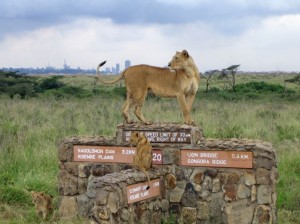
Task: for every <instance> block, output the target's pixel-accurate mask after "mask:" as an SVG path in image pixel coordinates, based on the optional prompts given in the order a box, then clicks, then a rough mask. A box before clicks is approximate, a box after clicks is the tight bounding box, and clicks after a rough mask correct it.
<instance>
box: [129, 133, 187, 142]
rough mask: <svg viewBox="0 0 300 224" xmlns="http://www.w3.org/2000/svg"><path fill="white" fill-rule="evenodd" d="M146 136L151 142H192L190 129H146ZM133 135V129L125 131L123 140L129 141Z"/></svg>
mask: <svg viewBox="0 0 300 224" xmlns="http://www.w3.org/2000/svg"><path fill="white" fill-rule="evenodd" d="M139 132H143V133H144V134H145V136H146V138H147V139H148V140H149V142H151V143H185V144H187V143H191V132H190V131H144V130H140V131H139ZM130 137H131V131H124V132H123V140H124V141H125V142H129V141H130Z"/></svg>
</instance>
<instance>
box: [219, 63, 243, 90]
mask: <svg viewBox="0 0 300 224" xmlns="http://www.w3.org/2000/svg"><path fill="white" fill-rule="evenodd" d="M238 67H240V65H231V66H229V67H228V68H224V69H222V71H221V73H220V75H219V79H226V80H227V81H228V83H229V85H230V87H231V89H232V91H234V92H235V85H236V82H235V76H236V73H237V70H238Z"/></svg>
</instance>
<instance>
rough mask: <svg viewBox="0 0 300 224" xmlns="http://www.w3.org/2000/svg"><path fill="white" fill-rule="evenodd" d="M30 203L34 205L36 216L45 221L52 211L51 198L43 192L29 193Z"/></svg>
mask: <svg viewBox="0 0 300 224" xmlns="http://www.w3.org/2000/svg"><path fill="white" fill-rule="evenodd" d="M31 197H32V202H33V203H34V205H35V209H36V213H37V215H38V216H40V217H43V220H45V219H46V217H47V215H48V214H49V212H51V211H52V209H53V207H52V196H50V195H46V194H45V193H44V192H36V191H31Z"/></svg>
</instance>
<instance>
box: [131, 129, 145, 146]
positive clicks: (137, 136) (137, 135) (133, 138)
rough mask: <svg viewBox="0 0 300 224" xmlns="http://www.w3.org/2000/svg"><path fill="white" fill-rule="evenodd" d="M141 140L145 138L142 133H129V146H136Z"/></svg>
mask: <svg viewBox="0 0 300 224" xmlns="http://www.w3.org/2000/svg"><path fill="white" fill-rule="evenodd" d="M141 138H145V135H144V133H143V132H137V131H134V132H132V133H131V137H130V141H129V144H130V145H136V144H137V143H138V142H139V140H140V139H141Z"/></svg>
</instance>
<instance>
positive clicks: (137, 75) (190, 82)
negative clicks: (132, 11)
mask: <svg viewBox="0 0 300 224" xmlns="http://www.w3.org/2000/svg"><path fill="white" fill-rule="evenodd" d="M104 64H105V62H102V63H101V64H99V66H98V67H97V75H98V79H99V80H100V81H101V82H103V83H106V84H113V83H116V82H118V81H119V80H121V79H122V78H124V79H125V85H126V91H127V99H126V102H125V105H124V106H123V109H122V113H123V116H124V118H125V120H126V122H127V123H132V122H131V120H130V119H129V109H130V108H131V107H133V106H135V110H134V114H135V115H136V116H137V118H138V119H139V120H140V121H141V122H143V123H144V124H150V122H149V121H147V120H146V119H145V117H144V115H143V114H142V112H141V108H142V106H143V103H144V101H145V97H146V95H147V92H148V91H152V92H153V93H154V94H155V95H157V96H162V97H176V98H177V100H178V102H179V105H180V108H181V111H182V114H183V117H184V123H185V124H189V125H190V124H193V121H192V119H191V115H190V113H191V108H192V105H193V102H194V99H195V95H196V92H197V90H198V86H199V82H200V76H199V70H198V68H197V66H196V65H195V62H194V60H193V58H192V57H191V56H190V55H189V53H188V52H187V51H186V50H183V51H182V52H176V54H175V55H174V57H173V58H172V60H171V61H170V63H169V64H168V66H169V68H170V69H169V68H160V67H154V66H149V65H136V66H132V67H129V68H127V69H125V70H124V71H123V72H122V73H121V74H120V75H119V76H118V77H117V78H116V79H115V80H112V81H105V80H103V79H102V78H101V76H100V75H99V68H100V67H101V66H103V65H104Z"/></svg>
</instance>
